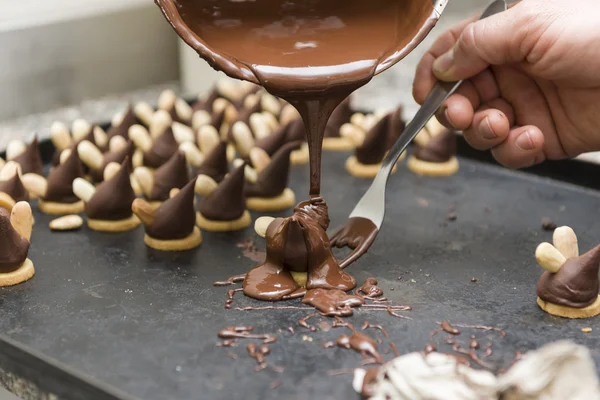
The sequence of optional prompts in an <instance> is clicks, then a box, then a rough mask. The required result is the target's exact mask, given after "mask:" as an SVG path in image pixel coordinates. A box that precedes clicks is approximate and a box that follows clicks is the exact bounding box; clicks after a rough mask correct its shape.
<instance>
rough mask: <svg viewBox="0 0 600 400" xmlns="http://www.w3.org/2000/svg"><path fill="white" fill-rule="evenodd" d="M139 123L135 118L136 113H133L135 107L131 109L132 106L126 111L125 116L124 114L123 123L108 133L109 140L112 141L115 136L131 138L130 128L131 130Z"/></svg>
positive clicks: (113, 127)
mask: <svg viewBox="0 0 600 400" xmlns="http://www.w3.org/2000/svg"><path fill="white" fill-rule="evenodd" d="M137 123H138V119H137V117H136V116H135V113H134V112H133V107H131V104H130V105H129V106H128V107H127V110H126V111H125V114H123V119H122V120H121V123H120V124H119V125H115V126H112V127H111V128H110V129H109V130H108V132H106V135H107V136H108V139H109V140H110V139H112V138H113V137H115V136H121V137H124V138H125V139H128V138H129V128H131V127H132V126H133V125H135V124H137Z"/></svg>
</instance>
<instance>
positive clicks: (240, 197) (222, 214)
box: [198, 165, 246, 221]
mask: <svg viewBox="0 0 600 400" xmlns="http://www.w3.org/2000/svg"><path fill="white" fill-rule="evenodd" d="M244 167H245V166H244V165H241V166H239V167H238V168H236V169H235V170H234V171H233V172H232V173H231V174H230V175H228V176H227V177H226V178H225V179H224V180H223V182H221V183H220V184H219V186H217V188H216V189H215V190H214V191H213V192H212V193H210V194H208V195H207V196H204V197H203V198H202V199H201V200H200V204H199V205H198V211H200V213H201V214H202V215H203V216H204V217H206V218H208V219H209V220H213V221H234V220H236V219H238V218H240V217H241V216H242V215H243V214H244V211H246V197H245V196H244V179H245V177H244Z"/></svg>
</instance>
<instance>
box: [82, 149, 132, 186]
mask: <svg viewBox="0 0 600 400" xmlns="http://www.w3.org/2000/svg"><path fill="white" fill-rule="evenodd" d="M134 151H135V145H134V144H133V142H132V141H131V140H128V141H127V144H126V145H125V147H123V148H122V149H121V150H118V151H109V152H106V153H104V164H103V165H102V168H101V169H92V170H90V176H91V177H92V179H93V180H94V182H102V181H103V180H104V169H105V168H106V166H107V165H108V164H110V163H111V162H116V163H117V164H122V163H123V161H125V160H128V161H127V168H128V170H129V172H131V171H132V170H133V164H132V162H131V159H132V158H133V152H134Z"/></svg>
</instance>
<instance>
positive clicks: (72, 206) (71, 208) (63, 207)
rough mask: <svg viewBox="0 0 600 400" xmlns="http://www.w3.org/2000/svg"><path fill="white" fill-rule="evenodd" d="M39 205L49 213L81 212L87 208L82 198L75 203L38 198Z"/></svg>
mask: <svg viewBox="0 0 600 400" xmlns="http://www.w3.org/2000/svg"><path fill="white" fill-rule="evenodd" d="M38 207H39V208H40V211H41V212H43V213H44V214H49V215H67V214H79V213H82V212H83V210H85V204H84V202H83V201H81V200H80V201H77V202H75V203H55V202H53V201H44V200H42V199H40V200H38Z"/></svg>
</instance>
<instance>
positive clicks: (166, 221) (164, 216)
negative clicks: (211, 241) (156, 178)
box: [146, 179, 196, 240]
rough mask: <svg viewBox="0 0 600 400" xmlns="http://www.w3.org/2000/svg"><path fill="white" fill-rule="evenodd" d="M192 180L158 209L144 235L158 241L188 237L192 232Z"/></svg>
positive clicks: (193, 221) (193, 222)
mask: <svg viewBox="0 0 600 400" xmlns="http://www.w3.org/2000/svg"><path fill="white" fill-rule="evenodd" d="M195 184H196V180H195V179H192V180H191V181H190V182H189V183H188V184H187V185H185V186H184V187H183V189H181V191H180V192H179V193H177V195H175V196H174V197H172V198H170V199H169V200H167V201H165V202H164V203H162V204H161V205H160V207H158V208H157V209H156V211H155V214H154V220H153V221H152V223H151V224H150V225H146V234H147V235H148V236H150V237H152V238H155V239H160V240H176V239H183V238H186V237H188V236H189V235H191V234H192V232H193V231H194V226H195V225H196V218H195V217H196V216H195V212H194V197H195V193H194V186H195Z"/></svg>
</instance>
